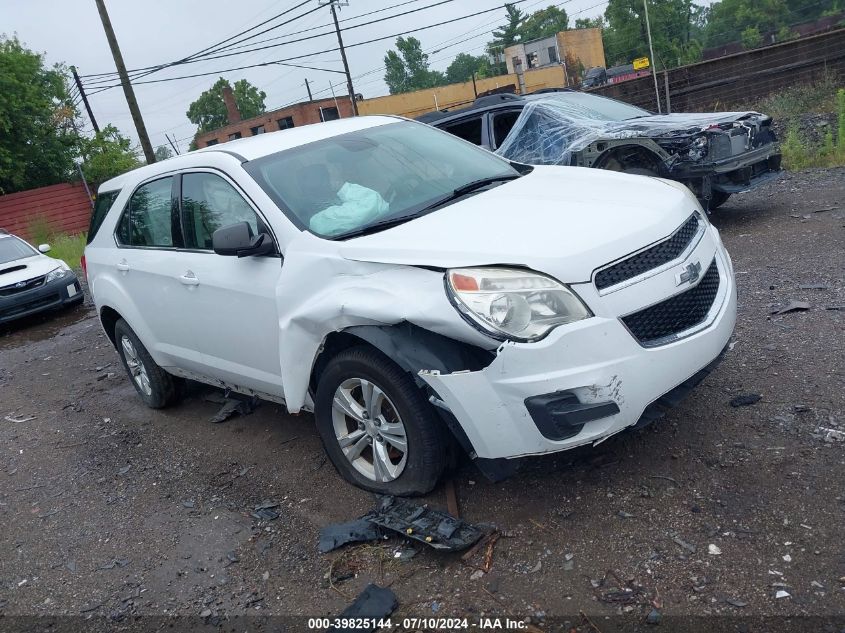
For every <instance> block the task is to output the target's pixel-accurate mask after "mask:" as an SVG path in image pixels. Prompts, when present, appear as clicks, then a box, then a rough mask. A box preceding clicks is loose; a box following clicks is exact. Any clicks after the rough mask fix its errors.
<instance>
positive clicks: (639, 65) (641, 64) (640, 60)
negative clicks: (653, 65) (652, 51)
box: [634, 57, 650, 70]
mask: <svg viewBox="0 0 845 633" xmlns="http://www.w3.org/2000/svg"><path fill="white" fill-rule="evenodd" d="M649 65H650V64H649V61H648V57H637V59H635V60H634V70H642V69H643V68H648V67H649Z"/></svg>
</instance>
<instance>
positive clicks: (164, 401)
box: [114, 319, 182, 409]
mask: <svg viewBox="0 0 845 633" xmlns="http://www.w3.org/2000/svg"><path fill="white" fill-rule="evenodd" d="M114 341H115V344H116V345H117V353H118V354H119V355H120V360H121V361H122V362H123V368H124V369H125V370H126V373H127V374H128V375H129V380H130V381H131V382H132V386H133V387H135V391H137V392H138V395H139V396H141V400H143V401H144V404H146V405H147V406H148V407H150V408H151V409H163V408H164V407H169V406H171V405H173V404H176V403H177V402H178V401H179V400H180V399H181V395H182V380H181V379H179V378H176V377H175V376H171V375H170V374H168V373H167V372H166V371H164V370H163V369H162V368H161V367H159V366H158V365H157V364H156V362H155V361H154V360H153V358H152V356H150V353H149V352H148V351H147V348H146V347H144V344H143V343H141V341H140V339H139V338H138V336H137V335H136V334H135V332H133V331H132V328H131V327H129V324H128V323H127V322H126V321H124V320H123V319H118V321H117V323H115V326H114Z"/></svg>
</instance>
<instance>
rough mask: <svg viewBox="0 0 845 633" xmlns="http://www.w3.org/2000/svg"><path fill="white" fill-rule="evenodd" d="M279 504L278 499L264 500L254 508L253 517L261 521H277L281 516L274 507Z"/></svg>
mask: <svg viewBox="0 0 845 633" xmlns="http://www.w3.org/2000/svg"><path fill="white" fill-rule="evenodd" d="M279 505H280V504H279V503H278V502H277V501H262V502H261V503H259V504H258V505H257V506H255V507H254V508H253V510H254V512H253V513H252V518H253V519H258V520H259V521H275V520H276V519H278V518H279V513H278V512H276V511H275V509H274V508H278V507H279Z"/></svg>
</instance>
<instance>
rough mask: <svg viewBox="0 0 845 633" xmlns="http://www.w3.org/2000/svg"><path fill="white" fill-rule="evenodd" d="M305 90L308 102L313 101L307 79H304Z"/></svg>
mask: <svg viewBox="0 0 845 633" xmlns="http://www.w3.org/2000/svg"><path fill="white" fill-rule="evenodd" d="M305 89H306V90H307V91H308V101H314V97H312V96H311V86H309V85H308V79H307V78H306V79H305Z"/></svg>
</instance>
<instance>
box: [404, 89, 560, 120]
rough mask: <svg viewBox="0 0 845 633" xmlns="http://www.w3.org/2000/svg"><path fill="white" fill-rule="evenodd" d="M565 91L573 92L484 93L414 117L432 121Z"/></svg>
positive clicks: (553, 90)
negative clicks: (452, 106) (460, 104)
mask: <svg viewBox="0 0 845 633" xmlns="http://www.w3.org/2000/svg"><path fill="white" fill-rule="evenodd" d="M566 92H575V91H574V90H572V89H571V88H543V89H541V90H536V91H535V92H531V93H529V94H527V95H517V94H513V93H510V92H503V93H500V94H494V95H484V96H483V97H478V98H477V99H476V100H475V101H473V102H472V103H471V104H470V105H468V106H466V107H464V108H458V109H457V110H435V111H434V112H426V113H425V114H423V115H420V116H418V117H417V118H416V120H417V121H419V122H421V123H433V122H434V121H440V120H442V119H445V118H447V117H452V116H456V115H460V114H469V113H471V112H481V111H482V110H490V109H494V108H496V107H499V106H505V105H509V104H511V105H516V104H524V103H527V102H528V101H536V100H538V99H547V98H548V95H550V94H559V93H566Z"/></svg>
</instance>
